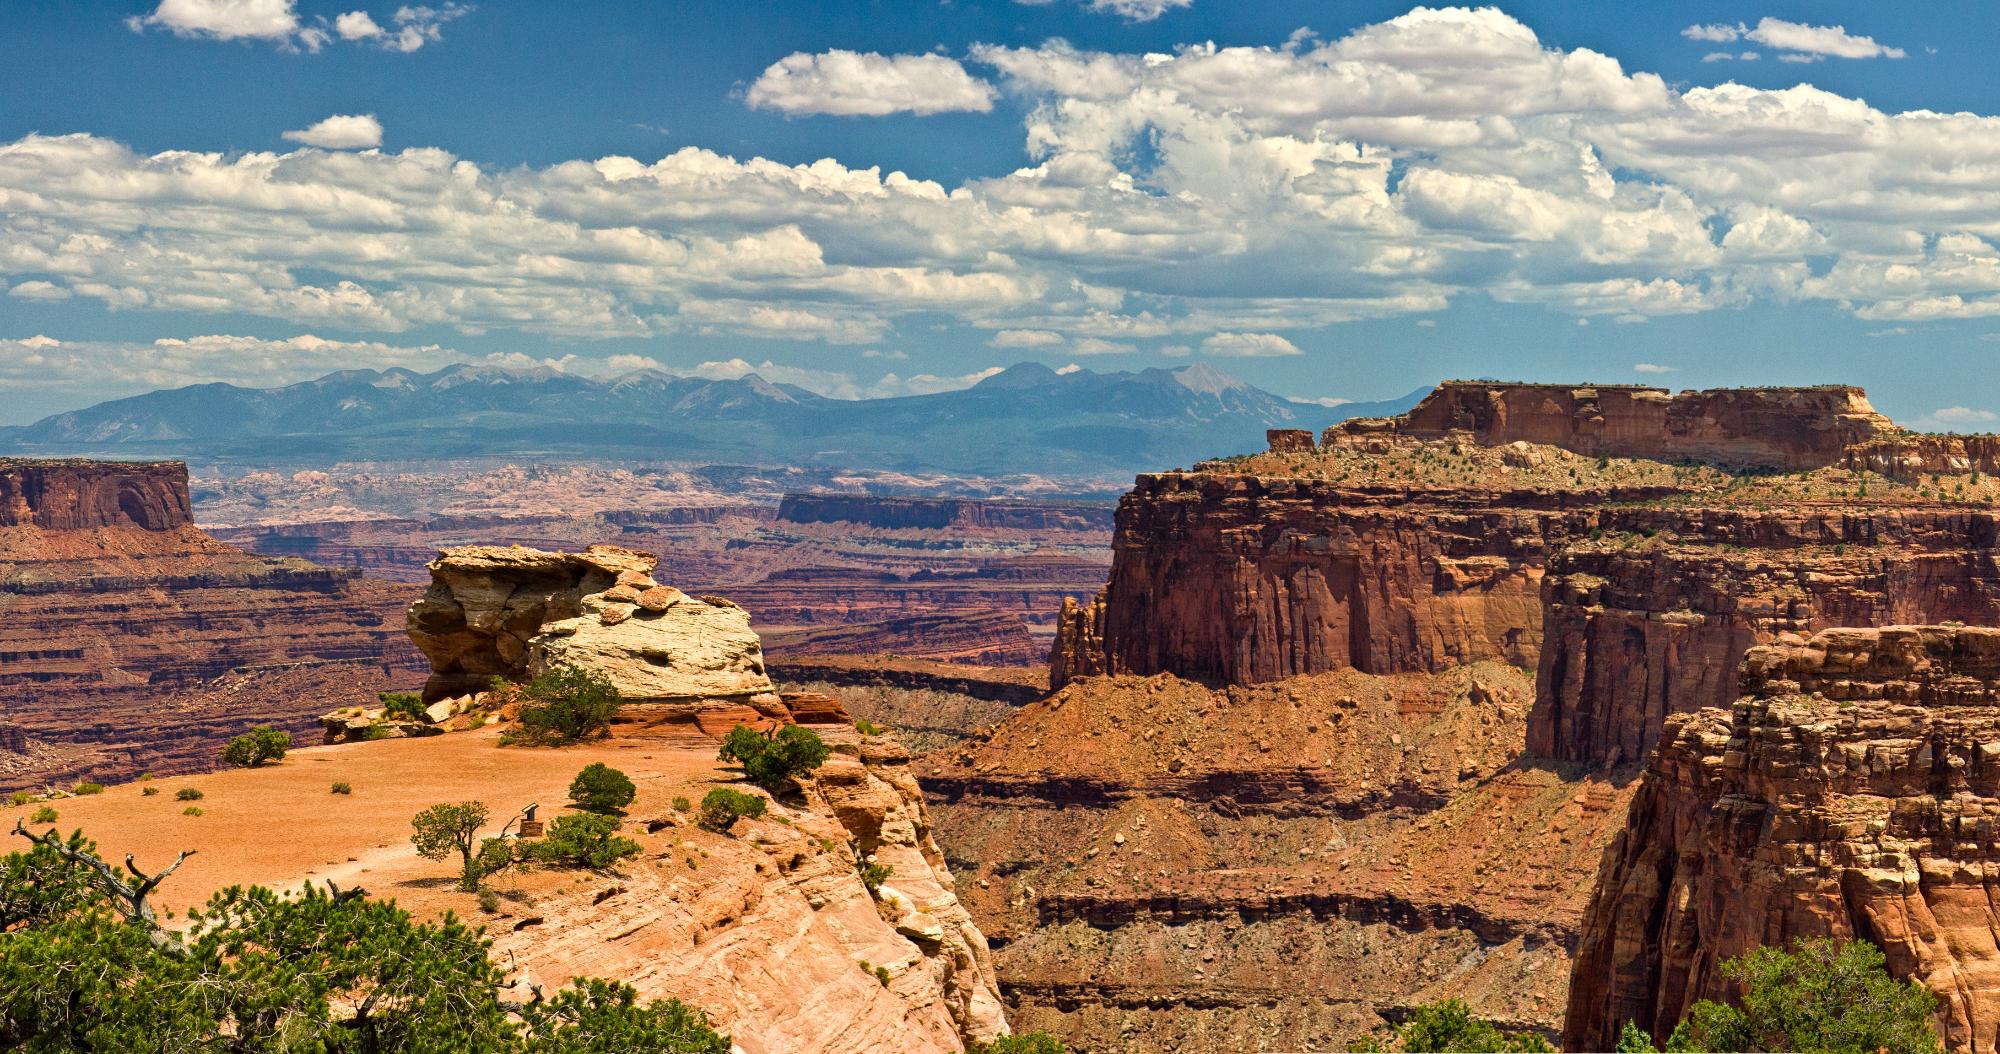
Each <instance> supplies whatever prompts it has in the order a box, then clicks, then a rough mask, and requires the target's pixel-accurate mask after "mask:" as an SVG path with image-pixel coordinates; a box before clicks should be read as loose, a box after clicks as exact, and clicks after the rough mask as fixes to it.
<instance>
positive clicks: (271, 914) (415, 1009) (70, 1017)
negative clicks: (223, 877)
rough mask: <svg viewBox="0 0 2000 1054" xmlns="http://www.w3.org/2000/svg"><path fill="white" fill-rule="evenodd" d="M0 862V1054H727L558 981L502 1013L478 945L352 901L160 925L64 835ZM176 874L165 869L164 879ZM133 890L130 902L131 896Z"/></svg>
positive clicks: (706, 1038)
mask: <svg viewBox="0 0 2000 1054" xmlns="http://www.w3.org/2000/svg"><path fill="white" fill-rule="evenodd" d="M30 838H31V840H32V841H33V843H34V846H33V848H32V849H31V850H29V851H27V852H18V853H12V854H9V855H7V856H4V857H0V932H4V936H0V942H4V946H5V953H4V954H0V1050H37V1051H128V1050H176V1051H180V1050H187V1051H221V1050H243V1051H280V1050H287V1051H289V1050H319V1051H357V1052H358V1051H478V1052H480V1054H600V1052H607V1051H618V1052H620V1054H728V1051H729V1049H730V1045H729V1039H728V1037H726V1036H723V1035H720V1034H718V1033H717V1032H716V1031H715V1029H714V1028H713V1027H712V1026H711V1024H710V1022H709V1019H708V1016H707V1015H706V1014H704V1013H702V1012H701V1011H700V1010H697V1009H695V1008H694V1007H690V1006H688V1005H686V1004H684V1003H681V1002H679V1001H677V1000H673V999H664V1000H658V1001H655V1002H651V1003H641V1002H640V1001H639V999H638V994H637V993H636V992H635V991H634V990H633V989H632V988H631V987H630V986H629V985H624V984H619V983H617V982H613V981H604V980H598V979H594V978H581V977H580V978H576V979H574V980H573V981H571V983H570V985H569V986H568V987H566V988H564V989H562V990H561V991H558V992H552V993H550V995H549V998H547V999H535V1000H531V1001H528V1002H526V1003H525V1005H523V1004H509V1003H506V1002H503V1001H502V998H501V993H502V987H501V986H502V985H503V984H505V983H506V982H507V980H508V978H507V976H506V974H507V972H508V971H505V970H502V969H501V967H500V966H499V964H497V963H495V962H493V961H492V959H491V958H490V957H489V956H490V950H491V942H490V941H488V940H486V939H485V938H484V937H483V936H481V935H480V933H479V931H478V930H476V929H474V928H473V927H470V926H467V925H465V924H464V923H462V922H459V921H458V920H457V919H455V918H453V917H452V916H451V915H450V914H446V915H445V916H444V918H442V919H440V920H438V921H435V922H420V921H418V920H416V919H415V918H413V917H412V916H411V915H410V913H409V912H407V911H404V910H402V909H401V908H398V907H397V906H396V905H395V904H394V903H393V902H389V901H379V900H371V899H369V898H367V897H366V896H365V895H363V894H361V892H360V891H359V890H338V889H335V888H334V887H333V886H332V885H331V884H328V885H327V886H325V887H320V886H318V885H314V884H312V883H307V884H306V886H305V888H304V889H303V890H302V891H301V892H298V893H295V894H279V893H276V892H273V891H272V890H269V889H266V888H263V887H261V886H250V887H247V888H246V887H244V886H238V885H232V886H230V887H229V888H228V889H225V890H223V891H222V892H220V893H217V894H215V895H214V896H213V897H211V898H210V899H209V901H208V904H207V906H206V907H205V908H202V909H199V910H196V911H191V912H189V913H188V916H187V924H186V925H185V926H182V925H179V924H176V925H174V926H172V927H168V926H162V925H161V924H160V923H159V922H158V921H157V920H156V918H155V915H154V911H153V909H152V907H151V905H150V897H149V896H148V894H149V893H150V892H151V891H152V889H153V886H154V884H155V883H157V881H158V880H159V879H162V878H165V877H167V875H168V874H169V873H171V872H172V870H173V866H170V867H168V868H167V869H166V871H164V872H161V873H160V874H157V875H155V876H153V878H152V879H151V880H148V881H147V882H143V883H142V882H138V881H136V879H135V878H134V877H133V876H129V875H125V874H123V873H121V872H120V870H119V869H118V867H117V866H116V865H113V864H109V863H106V862H105V861H104V860H102V859H101V858H99V857H98V856H97V853H96V847H95V846H94V845H92V844H91V843H90V842H89V841H88V840H87V839H85V838H83V836H82V835H81V833H78V834H74V835H71V836H70V837H69V838H67V839H64V838H61V837H59V836H57V835H56V834H55V833H54V832H47V833H45V834H41V835H33V836H30ZM174 866H178V865H174ZM140 887H143V891H140Z"/></svg>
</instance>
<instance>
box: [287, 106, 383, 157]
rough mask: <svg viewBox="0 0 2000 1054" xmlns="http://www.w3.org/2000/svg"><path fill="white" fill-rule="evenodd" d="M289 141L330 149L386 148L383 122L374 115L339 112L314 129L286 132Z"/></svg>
mask: <svg viewBox="0 0 2000 1054" xmlns="http://www.w3.org/2000/svg"><path fill="white" fill-rule="evenodd" d="M285 138H286V139H289V140H291V141H292V142H294V143H304V144H306V145H307V146H317V147H323V148H325V149H328V150H355V149H363V148H368V147H377V146H381V145H382V122H380V121H378V120H376V119H375V115H374V114H372V113H357V114H341V113H337V114H334V115H333V116H332V117H328V118H326V119H324V120H322V121H319V122H317V123H315V124H313V125H312V126H310V127H307V128H299V129H294V130H293V131H289V132H286V133H285Z"/></svg>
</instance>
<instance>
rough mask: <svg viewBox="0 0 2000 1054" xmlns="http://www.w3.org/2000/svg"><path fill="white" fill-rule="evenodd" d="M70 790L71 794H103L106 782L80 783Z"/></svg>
mask: <svg viewBox="0 0 2000 1054" xmlns="http://www.w3.org/2000/svg"><path fill="white" fill-rule="evenodd" d="M69 792H70V793H71V794H79V795H81V794H103V793H104V784H102V783H79V784H77V785H76V786H74V787H71V788H70V789H69Z"/></svg>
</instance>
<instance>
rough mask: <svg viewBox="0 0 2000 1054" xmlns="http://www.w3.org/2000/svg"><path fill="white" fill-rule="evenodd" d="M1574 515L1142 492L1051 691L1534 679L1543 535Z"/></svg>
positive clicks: (1524, 505) (1202, 483)
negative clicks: (1127, 682) (1501, 672)
mask: <svg viewBox="0 0 2000 1054" xmlns="http://www.w3.org/2000/svg"><path fill="white" fill-rule="evenodd" d="M1583 500H1584V499H1575V502H1576V503H1577V504H1581V503H1582V502H1583ZM1570 503H1572V499H1569V498H1566V497H1564V496H1560V495H1557V496H1549V495H1507V494H1479V493H1476V492H1459V493H1449V492H1433V493H1424V492H1421V491H1412V490H1407V489H1404V488H1393V487H1383V488H1369V487H1361V486H1340V485H1335V484H1331V483H1327V482H1324V481H1317V480H1305V479H1266V478H1260V477H1257V476H1247V475H1223V474H1219V473H1218V474H1206V473H1204V474H1179V473H1175V474H1168V475H1158V476H1141V477H1139V480H1138V483H1137V485H1136V486H1135V487H1134V488H1133V491H1132V492H1131V493H1130V494H1128V495H1126V497H1125V499H1124V500H1123V501H1122V502H1121V503H1120V504H1119V509H1118V533H1117V536H1116V540H1115V541H1114V543H1113V562H1112V569H1111V581H1110V583H1109V585H1108V586H1107V587H1106V596H1105V602H1104V608H1103V610H1102V612H1101V613H1092V614H1090V615H1089V616H1088V617H1084V618H1078V617H1075V616H1072V615H1070V614H1067V613H1066V614H1065V616H1064V618H1063V622H1062V628H1063V629H1064V630H1065V632H1066V636H1065V639H1064V640H1063V642H1062V643H1060V644H1059V645H1058V646H1057V647H1058V652H1057V654H1058V656H1060V657H1063V659H1062V663H1061V664H1059V666H1058V669H1057V671H1056V676H1057V677H1059V678H1061V677H1068V676H1073V675H1075V674H1076V673H1079V672H1095V671H1096V670H1103V671H1105V672H1109V673H1114V674H1123V673H1131V674H1142V675H1143V674H1151V673H1163V672H1168V673H1174V674H1176V675H1178V676H1181V677H1187V678H1192V679H1197V680H1207V681H1212V682H1217V683H1229V684H1256V683H1262V682H1266V681H1275V680H1279V679H1282V678H1285V677H1292V676H1297V675H1299V674H1309V673H1320V672H1324V671H1327V670H1340V669H1356V670H1361V671H1364V672H1367V673H1403V672H1435V671H1439V670H1444V669H1449V668H1451V667H1453V666H1458V665H1463V664H1466V663H1471V662H1477V661H1481V660H1485V659H1501V660H1504V661H1507V662H1510V663H1514V664H1516V665H1523V666H1532V665H1534V663H1535V660H1536V656H1537V654H1538V652H1539V650H1540V644H1541V617H1540V607H1541V601H1540V587H1541V578H1542V567H1543V563H1544V561H1545V559H1546V551H1547V545H1548V541H1547V538H1546V534H1547V524H1548V522H1549V520H1550V516H1551V514H1552V513H1559V512H1560V511H1561V510H1562V508H1563V507H1564V506H1565V505H1567V504H1570ZM1093 631H1094V632H1095V633H1096V634H1097V635H1099V636H1100V637H1101V639H1102V642H1103V643H1102V658H1101V659H1099V658H1098V657H1097V655H1096V652H1097V651H1098V649H1097V647H1096V646H1095V645H1094V644H1092V643H1091V642H1090V641H1089V639H1088V635H1089V634H1090V633H1091V632H1093ZM1078 632H1081V633H1083V634H1084V636H1082V637H1079V636H1077V634H1078ZM1064 667H1067V670H1065V669H1064Z"/></svg>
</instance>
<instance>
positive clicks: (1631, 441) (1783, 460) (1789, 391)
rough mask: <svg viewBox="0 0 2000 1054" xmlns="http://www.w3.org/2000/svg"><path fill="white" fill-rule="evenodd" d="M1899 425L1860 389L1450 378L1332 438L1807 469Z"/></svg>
mask: <svg viewBox="0 0 2000 1054" xmlns="http://www.w3.org/2000/svg"><path fill="white" fill-rule="evenodd" d="M1896 431H1899V429H1897V428H1896V426H1895V424H1894V423H1893V422H1891V421H1890V420H1889V419H1888V418H1886V417H1884V416H1882V415H1881V414H1878V413H1876V412H1875V408H1874V407H1872V406H1870V405H1868V397H1867V396H1866V395H1865V394H1864V393H1863V392H1862V391H1861V389H1859V388H1851V387H1846V386H1840V385H1827V386H1823V387H1817V388H1716V389H1710V390H1707V391H1685V392H1681V393H1679V394H1678V395H1673V394H1669V393H1668V392H1667V391H1666V390H1665V389H1663V388H1648V387H1641V386H1630V385H1560V384H1486V383H1481V382H1477V381H1447V382H1446V383H1444V384H1441V385H1439V386H1438V388H1437V390H1436V391H1434V392H1432V393H1431V394H1430V395H1428V396H1426V397H1425V398H1424V400H1423V401H1422V402H1420V403H1418V404H1417V405H1416V407H1415V408H1413V409H1412V410H1411V411H1410V412H1409V413H1407V414H1404V415H1403V416H1401V417H1397V418H1388V419H1373V420H1365V421H1360V422H1353V423H1349V424H1346V425H1335V426H1333V427H1332V428H1329V429H1327V441H1328V442H1329V443H1335V442H1341V441H1343V440H1351V439H1352V438H1353V437H1356V436H1363V435H1368V434H1380V433H1397V434H1402V435H1410V436H1416V437H1420V438H1432V439H1435V438H1443V437H1445V436H1448V435H1450V434H1451V433H1454V432H1457V433H1465V434H1466V435H1467V436H1468V437H1469V438H1470V439H1471V441H1473V442H1475V443H1478V444H1480V445H1482V446H1499V445H1501V444H1504V443H1513V442H1527V443H1535V444H1543V445H1547V446H1554V447H1560V448H1562V449H1564V450H1570V451H1574V452H1576V453H1579V454H1586V455H1590V456H1593V457H1595V456H1599V455H1610V456H1613V457H1645V458H1656V459H1658V460H1662V461H1674V460H1679V459H1682V458H1691V459H1695V460H1700V461H1709V462H1714V463H1717V464H1725V465H1743V466H1762V467H1768V468H1783V469H1801V468H1818V467H1820V466H1822V465H1832V464H1837V463H1840V462H1841V461H1842V459H1843V458H1844V457H1845V454H1846V451H1847V448H1848V447H1850V446H1854V445H1856V444H1859V443H1863V442H1867V441H1868V440H1871V439H1874V438H1875V437H1877V436H1879V435H1883V434H1885V433H1892V432H1896Z"/></svg>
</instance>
